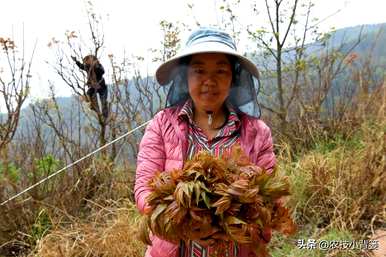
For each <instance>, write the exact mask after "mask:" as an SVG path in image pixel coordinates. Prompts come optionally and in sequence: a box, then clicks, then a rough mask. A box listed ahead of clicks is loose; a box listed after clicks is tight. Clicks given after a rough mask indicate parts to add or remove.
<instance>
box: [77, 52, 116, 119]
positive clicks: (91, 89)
mask: <svg viewBox="0 0 386 257" xmlns="http://www.w3.org/2000/svg"><path fill="white" fill-rule="evenodd" d="M71 58H72V60H73V61H74V62H75V63H76V65H77V66H78V67H79V68H80V69H81V70H84V71H86V72H87V82H86V85H87V86H88V89H87V96H88V100H89V101H90V105H91V109H92V110H94V111H95V112H97V113H100V108H99V104H98V99H97V94H99V99H100V102H101V106H102V115H103V117H104V118H105V119H107V117H108V114H109V111H108V104H107V86H106V83H105V79H104V78H103V74H104V73H105V70H104V68H103V66H102V64H101V63H100V62H99V60H98V59H97V57H96V56H94V55H87V56H85V57H84V58H83V63H81V62H80V61H78V60H77V59H76V57H75V56H71Z"/></svg>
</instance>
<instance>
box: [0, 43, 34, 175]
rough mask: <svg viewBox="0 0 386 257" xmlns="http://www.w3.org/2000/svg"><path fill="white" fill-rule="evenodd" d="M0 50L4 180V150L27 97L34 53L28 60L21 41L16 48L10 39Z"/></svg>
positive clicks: (5, 167)
mask: <svg viewBox="0 0 386 257" xmlns="http://www.w3.org/2000/svg"><path fill="white" fill-rule="evenodd" d="M35 46H36V44H35ZM0 47H1V49H0V51H1V52H0V61H1V62H2V63H0V65H1V66H0V157H1V160H2V162H3V172H4V174H5V175H6V176H7V175H8V149H7V146H8V144H9V143H10V142H11V140H12V139H13V137H14V135H15V132H16V129H17V127H18V124H19V120H20V111H21V108H22V106H23V104H24V102H25V100H26V98H27V96H28V94H29V88H30V79H31V65H32V59H33V53H34V51H33V52H32V55H31V57H30V58H29V59H28V58H26V56H25V52H24V41H23V44H22V46H21V48H19V47H17V46H16V44H15V42H14V41H13V40H12V39H10V38H2V37H0ZM34 50H35V49H34Z"/></svg>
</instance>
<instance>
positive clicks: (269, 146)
mask: <svg viewBox="0 0 386 257" xmlns="http://www.w3.org/2000/svg"><path fill="white" fill-rule="evenodd" d="M259 127H260V131H259V134H260V138H259V140H260V142H261V143H260V147H259V149H258V153H257V158H256V165H257V166H259V167H262V168H264V169H266V170H267V171H268V172H272V170H273V168H274V167H275V164H276V157H275V153H274V151H273V142H272V135H271V129H270V128H269V127H268V126H267V125H266V124H265V123H264V122H262V121H259Z"/></svg>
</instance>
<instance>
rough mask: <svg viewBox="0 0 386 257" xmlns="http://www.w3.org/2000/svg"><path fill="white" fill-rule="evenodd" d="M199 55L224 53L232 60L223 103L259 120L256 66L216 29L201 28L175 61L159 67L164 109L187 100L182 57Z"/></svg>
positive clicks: (157, 76) (228, 37) (226, 34)
mask: <svg viewBox="0 0 386 257" xmlns="http://www.w3.org/2000/svg"><path fill="white" fill-rule="evenodd" d="M200 53H223V54H226V55H229V56H232V57H233V58H232V65H233V66H234V67H232V69H233V71H232V72H233V73H232V85H231V88H230V92H229V96H228V98H227V99H226V101H227V102H228V103H230V104H231V105H232V106H233V107H234V108H235V109H236V110H238V111H241V112H244V113H248V114H250V115H252V116H255V117H259V116H260V108H259V105H258V102H257V94H258V91H259V83H258V78H259V72H258V70H257V68H256V65H255V64H254V63H253V62H252V61H251V60H249V59H248V58H247V57H244V56H243V55H241V54H240V53H238V52H237V49H236V45H235V43H234V41H233V39H232V38H231V36H229V34H228V33H226V32H224V31H221V30H219V29H216V28H207V27H205V28H200V29H198V30H196V31H194V32H193V33H192V34H191V35H190V37H189V38H188V40H187V42H186V44H185V47H184V48H183V49H182V50H181V51H180V52H179V53H178V54H176V55H175V56H174V57H172V58H170V59H169V60H167V61H166V62H165V63H163V64H161V65H160V66H159V67H158V69H157V71H156V79H157V81H158V83H159V84H160V85H164V86H166V85H167V86H168V90H167V96H166V105H165V107H171V106H175V105H178V104H182V103H184V102H185V101H186V100H187V99H189V98H190V95H189V90H188V84H187V78H186V68H187V65H188V64H187V63H186V60H184V59H185V57H188V56H191V55H194V54H200Z"/></svg>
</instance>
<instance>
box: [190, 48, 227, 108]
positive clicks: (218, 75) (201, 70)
mask: <svg viewBox="0 0 386 257" xmlns="http://www.w3.org/2000/svg"><path fill="white" fill-rule="evenodd" d="M187 79H188V86H189V94H190V96H191V97H192V100H193V102H194V106H195V108H197V109H198V110H199V111H205V112H206V111H213V112H216V111H218V110H219V109H220V108H221V107H222V105H223V103H224V102H225V99H226V98H227V97H228V95H229V89H230V86H231V82H232V67H231V63H230V62H229V60H228V58H227V56H226V55H225V54H218V53H205V54H196V55H193V56H192V59H191V60H190V62H189V64H188V70H187Z"/></svg>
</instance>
